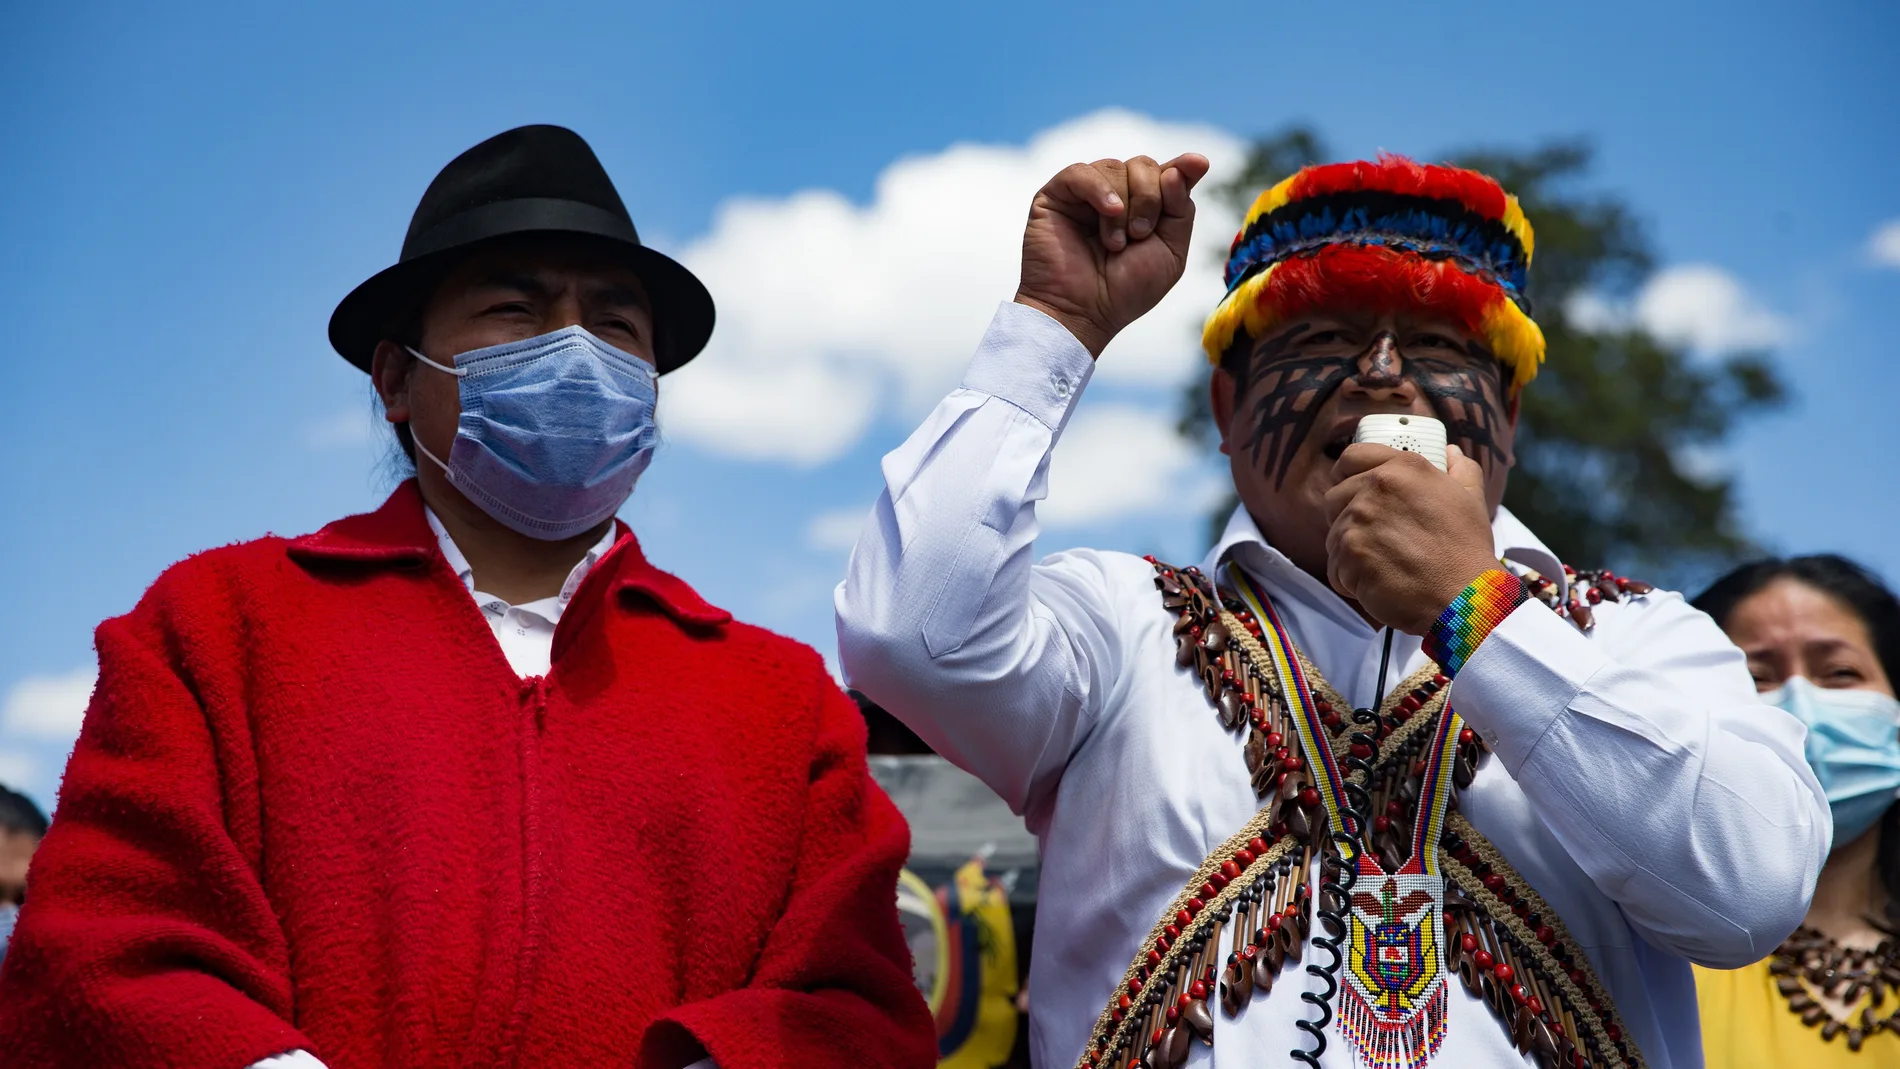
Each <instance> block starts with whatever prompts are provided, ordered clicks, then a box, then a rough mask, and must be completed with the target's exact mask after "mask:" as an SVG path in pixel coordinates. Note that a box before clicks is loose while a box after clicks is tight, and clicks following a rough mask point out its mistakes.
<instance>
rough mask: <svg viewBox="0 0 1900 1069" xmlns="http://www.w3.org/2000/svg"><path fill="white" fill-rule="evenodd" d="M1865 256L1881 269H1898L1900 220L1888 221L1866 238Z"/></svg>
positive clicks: (1899, 264) (1899, 262)
mask: <svg viewBox="0 0 1900 1069" xmlns="http://www.w3.org/2000/svg"><path fill="white" fill-rule="evenodd" d="M1867 255H1868V257H1869V258H1870V259H1872V260H1873V262H1874V263H1875V264H1877V265H1879V266H1881V267H1894V268H1900V219H1889V220H1887V221H1886V222H1884V223H1882V224H1880V225H1879V226H1877V227H1875V228H1874V232H1873V234H1872V235H1870V236H1869V237H1868V238H1867Z"/></svg>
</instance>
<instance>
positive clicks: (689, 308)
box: [330, 126, 713, 373]
mask: <svg viewBox="0 0 1900 1069" xmlns="http://www.w3.org/2000/svg"><path fill="white" fill-rule="evenodd" d="M549 232H555V233H567V234H588V235H592V236H593V237H596V238H601V239H604V240H605V241H607V242H609V243H611V247H613V248H614V249H615V251H616V253H617V254H618V255H620V256H622V257H624V259H625V260H626V262H627V264H628V265H629V266H631V267H632V268H633V270H634V271H635V272H636V273H637V274H638V275H639V276H640V281H641V282H642V283H643V284H645V286H646V289H647V294H648V296H650V297H651V298H652V299H653V320H654V334H655V339H654V341H655V345H656V351H655V353H654V355H655V357H656V358H657V364H658V367H659V370H660V371H661V372H662V373H664V372H668V371H671V370H673V369H674V368H676V367H679V366H680V365H681V364H684V363H686V362H687V361H688V360H691V359H692V358H693V357H695V356H697V355H699V351H700V350H701V349H703V348H705V347H706V339H707V338H709V337H711V336H712V328H713V301H712V295H711V294H709V293H707V292H706V287H705V286H704V285H702V284H701V283H700V281H699V279H697V278H695V277H693V273H692V272H691V271H688V270H686V268H684V267H682V266H680V265H679V264H678V263H677V262H675V261H674V260H672V259H669V258H668V257H666V256H663V255H661V254H660V253H657V252H654V251H653V250H652V249H649V248H647V247H645V246H644V245H641V244H640V235H639V234H638V233H637V232H635V230H634V229H633V220H632V218H630V217H629V216H628V215H627V208H626V205H624V204H622V203H621V202H620V194H619V193H618V192H616V191H615V190H614V184H613V180H612V179H610V178H608V177H607V171H606V168H604V167H602V166H601V165H600V160H599V159H598V158H596V157H595V155H594V150H593V149H591V148H589V147H588V145H587V142H586V141H583V140H581V136H580V135H579V134H577V133H575V132H574V131H572V130H569V129H566V128H565V127H560V126H522V127H517V128H516V129H513V130H509V131H508V132H507V133H503V134H497V135H495V136H494V137H491V138H489V139H488V140H486V141H484V142H482V143H481V144H479V145H476V146H475V147H474V148H472V149H469V150H468V151H467V152H464V153H462V154H461V155H460V156H457V157H455V158H454V159H453V160H450V161H449V165H448V166H447V167H444V168H442V173H440V174H438V175H436V176H435V181H433V182H430V183H429V188H428V189H427V190H425V191H424V192H423V194H422V202H421V203H420V204H418V205H416V214H415V216H414V217H413V218H412V219H410V221H409V233H408V235H407V236H405V237H404V238H403V239H402V257H401V258H400V259H399V260H397V261H396V264H395V266H394V267H390V268H388V269H387V270H384V271H380V272H378V273H377V274H375V275H373V276H371V277H370V279H369V280H368V281H367V282H364V283H363V284H362V285H360V286H358V287H356V288H355V289H354V290H351V291H350V295H349V296H347V297H345V298H343V301H342V303H341V304H338V305H337V306H336V311H335V312H333V313H331V315H330V344H331V345H332V346H334V347H335V348H336V351H337V352H339V353H341V354H343V358H344V359H345V360H348V361H349V362H350V363H352V364H355V365H356V366H357V367H360V368H362V369H363V370H364V371H368V370H369V364H370V357H371V356H373V355H374V354H375V352H376V343H378V342H380V341H382V340H383V339H385V338H388V337H390V334H391V332H392V331H393V330H395V329H397V328H398V327H399V326H400V325H401V323H402V321H403V319H404V318H405V317H407V316H409V315H412V314H414V312H415V311H416V309H417V307H418V304H419V302H420V301H421V300H422V299H423V298H425V297H427V296H428V294H429V291H430V289H431V288H432V287H434V285H435V284H436V282H437V280H439V279H440V278H441V276H442V273H443V272H444V271H446V270H447V269H448V267H449V266H450V265H451V264H453V263H454V262H455V261H456V260H457V259H459V258H460V256H461V255H463V254H466V253H467V252H468V251H469V250H470V249H471V248H472V247H474V246H477V245H480V244H482V243H483V242H487V241H491V240H493V239H495V238H501V237H506V236H508V235H510V234H532V233H549Z"/></svg>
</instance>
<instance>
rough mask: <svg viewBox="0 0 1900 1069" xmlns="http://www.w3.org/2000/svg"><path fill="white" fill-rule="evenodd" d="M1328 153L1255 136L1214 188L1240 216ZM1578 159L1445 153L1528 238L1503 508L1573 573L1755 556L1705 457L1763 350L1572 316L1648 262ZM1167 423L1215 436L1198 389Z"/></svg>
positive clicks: (1765, 366) (1776, 383)
mask: <svg viewBox="0 0 1900 1069" xmlns="http://www.w3.org/2000/svg"><path fill="white" fill-rule="evenodd" d="M1328 158H1329V154H1328V153H1327V152H1326V151H1325V145H1324V142H1323V141H1322V140H1321V139H1320V137H1319V136H1318V134H1316V133H1315V132H1314V131H1313V130H1311V129H1308V128H1306V127H1292V128H1289V129H1286V130H1283V131H1281V132H1279V133H1277V134H1275V135H1273V136H1270V137H1264V138H1261V139H1259V140H1257V141H1256V142H1254V144H1253V145H1252V147H1251V149H1250V151H1249V153H1248V157H1247V163H1246V166H1245V167H1244V168H1243V169H1242V172H1241V174H1240V175H1239V177H1238V178H1236V179H1235V180H1233V181H1232V182H1229V183H1227V184H1225V185H1223V186H1220V187H1216V188H1215V189H1214V191H1213V192H1214V194H1215V195H1216V196H1218V197H1223V198H1225V199H1227V200H1229V201H1230V202H1232V203H1234V204H1235V205H1237V206H1239V207H1241V208H1243V209H1244V208H1245V206H1246V205H1248V204H1250V203H1251V202H1252V200H1253V198H1254V196H1255V195H1257V194H1258V193H1259V191H1260V190H1262V189H1265V188H1266V187H1268V186H1270V185H1272V184H1273V183H1275V182H1277V181H1279V180H1280V179H1282V178H1284V177H1286V176H1287V175H1289V174H1292V173H1293V172H1294V171H1295V170H1297V169H1299V168H1300V167H1301V166H1304V165H1305V164H1307V163H1310V162H1315V161H1322V160H1326V159H1328ZM1590 158H1591V152H1590V149H1589V147H1588V146H1587V145H1585V144H1583V143H1580V142H1556V143H1552V144H1547V145H1544V146H1542V147H1539V148H1535V149H1532V150H1530V151H1523V152H1512V151H1504V150H1486V151H1472V152H1464V153H1459V154H1455V155H1454V156H1453V157H1452V162H1454V163H1457V164H1459V165H1460V166H1465V167H1471V168H1475V169H1477V170H1479V171H1483V172H1484V173H1486V174H1489V175H1492V176H1493V177H1495V178H1497V179H1498V181H1499V182H1501V183H1502V184H1503V185H1504V188H1505V189H1508V190H1510V191H1512V192H1513V193H1516V194H1517V196H1518V198H1519V199H1520V200H1521V201H1522V203H1523V206H1524V211H1525V214H1526V215H1528V216H1529V217H1530V220H1531V223H1532V225H1533V226H1535V227H1536V231H1537V249H1536V255H1535V259H1534V261H1533V266H1532V268H1531V293H1530V295H1531V298H1532V300H1533V301H1534V302H1535V304H1534V310H1535V314H1536V317H1537V322H1538V325H1539V326H1541V327H1542V328H1543V330H1544V337H1545V339H1546V340H1547V342H1548V351H1547V356H1546V362H1545V364H1544V368H1543V370H1542V372H1541V373H1540V374H1539V375H1538V377H1537V381H1536V382H1534V383H1532V384H1531V385H1530V387H1529V388H1527V389H1526V390H1525V391H1524V395H1523V408H1522V415H1521V417H1520V419H1519V423H1518V438H1517V441H1518V461H1517V467H1516V469H1515V470H1514V471H1513V472H1512V474H1511V481H1510V486H1509V489H1508V490H1507V491H1506V493H1505V495H1504V503H1505V505H1506V506H1507V507H1508V508H1510V510H1511V511H1512V512H1514V513H1516V514H1517V516H1518V517H1519V518H1520V519H1522V520H1523V521H1524V522H1525V523H1526V524H1528V525H1529V526H1530V528H1531V530H1533V531H1536V532H1537V533H1538V534H1539V535H1540V536H1541V537H1542V538H1544V539H1545V540H1547V541H1548V542H1549V543H1550V546H1551V548H1552V549H1553V550H1555V551H1556V552H1557V554H1558V555H1559V556H1560V557H1562V558H1563V559H1565V560H1566V561H1569V562H1572V563H1573V564H1576V565H1577V566H1579V567H1611V568H1615V569H1617V570H1619V571H1625V570H1627V571H1635V572H1638V573H1642V574H1650V575H1656V576H1657V578H1661V579H1679V578H1684V577H1688V576H1691V575H1706V574H1707V573H1709V572H1711V571H1713V570H1714V569H1716V568H1719V567H1721V566H1722V565H1723V564H1725V563H1727V562H1729V561H1732V560H1734V559H1736V558H1738V557H1740V556H1743V555H1746V554H1748V553H1750V552H1752V551H1753V550H1754V549H1755V547H1754V545H1753V543H1752V542H1751V541H1750V540H1749V538H1748V537H1747V535H1746V533H1745V532H1744V531H1743V530H1742V527H1741V524H1740V521H1739V520H1738V518H1737V516H1736V508H1735V488H1734V484H1733V481H1732V479H1731V478H1730V477H1729V476H1728V475H1727V474H1725V473H1723V472H1721V471H1719V470H1716V469H1715V467H1714V466H1712V465H1710V464H1708V463H1706V458H1708V457H1710V456H1711V455H1713V453H1714V451H1715V450H1717V449H1718V448H1719V447H1720V446H1721V445H1722V444H1723V443H1725V442H1727V441H1728V440H1729V438H1730V437H1731V435H1733V433H1734V432H1735V430H1736V428H1737V427H1738V425H1739V424H1740V422H1741V421H1742V420H1743V419H1744V418H1747V417H1749V416H1752V415H1756V414H1759V413H1762V412H1765V411H1768V410H1771V409H1774V408H1776V407H1778V406H1780V405H1781V404H1782V403H1783V402H1784V401H1785V399H1786V391H1785V389H1784V388H1783V386H1782V383H1781V380H1780V379H1779V378H1778V377H1777V376H1776V374H1775V371H1774V368H1773V366H1772V365H1771V364H1770V363H1769V361H1768V358H1767V355H1766V354H1763V353H1741V354H1732V355H1728V356H1726V357H1723V358H1721V359H1718V360H1708V359H1702V358H1694V357H1691V355H1690V354H1689V353H1687V352H1685V351H1683V350H1682V349H1679V348H1676V347H1673V346H1670V345H1667V344H1665V343H1663V342H1662V341H1660V340H1659V339H1657V338H1656V337H1654V336H1653V335H1651V334H1649V333H1647V332H1646V331H1644V330H1642V329H1641V328H1639V327H1636V326H1624V327H1620V328H1616V329H1595V330H1593V329H1589V328H1587V327H1586V326H1585V325H1584V324H1580V323H1578V322H1576V321H1575V319H1574V318H1573V316H1572V315H1571V314H1570V308H1571V307H1572V306H1573V299H1574V298H1576V297H1577V296H1578V295H1580V294H1586V293H1588V294H1592V295H1596V296H1600V297H1604V298H1607V299H1610V300H1618V299H1623V298H1627V297H1628V296H1629V295H1631V294H1632V293H1634V292H1635V291H1636V290H1637V289H1638V288H1639V287H1640V286H1641V285H1642V283H1643V282H1644V280H1645V279H1647V278H1648V276H1649V274H1650V272H1651V270H1652V269H1653V266H1654V255H1653V254H1652V252H1651V250H1650V246H1649V243H1648V240H1647V238H1646V237H1645V235H1644V233H1643V230H1642V227H1641V226H1640V224H1639V223H1638V221H1637V218H1636V215H1635V213H1634V211H1633V210H1632V209H1631V208H1630V206H1629V205H1628V204H1626V203H1624V202H1623V201H1622V200H1619V199H1618V198H1616V197H1614V196H1611V195H1609V194H1605V193H1602V192H1596V191H1592V190H1590V189H1589V188H1588V187H1587V184H1586V183H1585V179H1586V177H1587V175H1588V172H1589V167H1590ZM1180 427H1181V432H1182V433H1183V434H1184V435H1187V436H1188V437H1189V438H1190V439H1193V440H1196V441H1199V442H1201V443H1203V444H1207V445H1210V446H1212V445H1214V444H1217V443H1218V435H1217V434H1216V432H1215V429H1214V425H1213V420H1212V418H1211V416H1210V414H1209V412H1208V406H1207V390H1206V384H1205V382H1202V381H1196V382H1194V383H1191V384H1190V385H1189V387H1188V389H1187V391H1186V393H1185V394H1184V396H1183V400H1182V412H1181V422H1180ZM1232 508H1233V502H1232V500H1231V499H1230V500H1229V501H1228V502H1227V503H1226V504H1225V505H1224V506H1223V507H1222V508H1221V509H1220V510H1219V511H1218V513H1217V515H1216V516H1215V518H1214V523H1215V524H1216V525H1217V528H1216V529H1217V530H1218V525H1219V524H1221V523H1224V522H1225V520H1226V517H1227V514H1228V512H1229V511H1231V510H1232Z"/></svg>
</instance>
